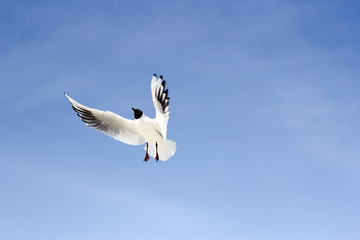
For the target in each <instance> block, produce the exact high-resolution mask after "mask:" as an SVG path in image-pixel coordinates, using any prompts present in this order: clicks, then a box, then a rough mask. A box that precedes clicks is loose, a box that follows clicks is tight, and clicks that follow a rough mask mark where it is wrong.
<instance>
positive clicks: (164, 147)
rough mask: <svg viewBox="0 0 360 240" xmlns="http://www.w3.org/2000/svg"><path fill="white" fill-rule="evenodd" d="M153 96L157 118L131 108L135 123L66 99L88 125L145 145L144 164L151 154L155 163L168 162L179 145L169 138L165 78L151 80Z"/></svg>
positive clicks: (122, 138) (119, 138)
mask: <svg viewBox="0 0 360 240" xmlns="http://www.w3.org/2000/svg"><path fill="white" fill-rule="evenodd" d="M151 94H152V99H153V102H154V106H155V109H156V117H155V118H154V119H152V118H149V117H147V116H145V115H144V114H143V112H142V111H141V110H140V109H135V108H132V109H133V111H134V118H135V120H130V119H125V118H123V117H121V116H119V115H117V114H115V113H112V112H109V111H106V112H104V111H100V110H97V109H93V108H89V107H86V106H84V105H82V104H80V103H78V102H76V101H75V100H74V99H72V98H70V97H69V95H67V94H66V97H67V98H68V99H69V101H70V102H71V104H72V107H73V109H74V110H75V111H76V112H77V113H78V114H77V115H78V116H79V117H80V118H81V120H82V121H84V122H85V123H86V125H88V126H90V127H91V128H94V129H95V130H98V131H101V132H103V133H105V134H106V135H108V136H110V137H113V138H114V139H116V140H119V141H122V142H124V143H127V144H130V145H142V144H144V143H146V145H145V150H146V155H145V159H144V161H147V160H148V159H149V156H148V154H150V156H152V157H154V158H155V159H156V160H162V161H166V160H168V159H169V158H170V157H172V156H173V155H174V154H175V151H176V143H175V142H173V141H171V140H168V139H166V132H167V122H168V120H169V108H170V106H169V100H170V99H169V98H168V97H167V94H168V90H167V89H166V90H165V81H164V80H162V76H160V77H159V78H158V79H157V78H156V75H155V74H154V76H153V79H152V81H151Z"/></svg>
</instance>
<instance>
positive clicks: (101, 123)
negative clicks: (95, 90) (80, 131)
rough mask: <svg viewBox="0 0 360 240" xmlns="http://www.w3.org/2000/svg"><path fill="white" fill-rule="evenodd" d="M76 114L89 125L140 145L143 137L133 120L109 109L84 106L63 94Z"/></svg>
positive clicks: (128, 142) (113, 136)
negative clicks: (101, 109)
mask: <svg viewBox="0 0 360 240" xmlns="http://www.w3.org/2000/svg"><path fill="white" fill-rule="evenodd" d="M65 95H66V97H67V98H68V99H69V101H70V102H71V104H72V108H73V109H74V110H75V112H77V115H78V116H79V117H80V118H81V120H82V121H83V122H85V123H86V125H88V126H89V127H91V128H93V129H95V130H97V131H100V132H103V133H105V134H106V135H108V136H110V137H112V138H114V139H116V140H119V141H121V142H124V143H127V144H131V145H141V144H143V143H145V139H144V138H143V137H142V135H141V134H140V133H139V132H138V130H137V128H136V126H135V123H134V120H130V119H125V118H123V117H121V116H119V115H117V114H115V113H112V112H110V111H106V112H104V111H100V110H97V109H93V108H89V107H86V106H84V105H82V104H80V103H78V102H76V101H75V100H74V99H72V98H71V97H69V95H68V94H65Z"/></svg>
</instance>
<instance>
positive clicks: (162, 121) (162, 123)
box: [151, 74, 170, 139]
mask: <svg viewBox="0 0 360 240" xmlns="http://www.w3.org/2000/svg"><path fill="white" fill-rule="evenodd" d="M168 91H169V90H168V89H165V80H163V77H162V76H160V77H159V78H158V79H156V75H155V74H154V76H153V78H152V80H151V96H152V100H153V102H154V106H155V110H156V117H155V120H156V126H155V127H156V128H157V129H158V130H159V131H160V133H161V135H162V136H163V137H164V139H166V131H167V124H168V121H169V113H170V112H169V109H170V105H169V103H170V98H169V97H168Z"/></svg>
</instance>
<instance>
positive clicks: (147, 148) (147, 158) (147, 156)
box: [144, 143, 150, 162]
mask: <svg viewBox="0 0 360 240" xmlns="http://www.w3.org/2000/svg"><path fill="white" fill-rule="evenodd" d="M148 150H149V143H146V155H145V159H144V162H147V161H148V160H149V159H150V157H149V154H148Z"/></svg>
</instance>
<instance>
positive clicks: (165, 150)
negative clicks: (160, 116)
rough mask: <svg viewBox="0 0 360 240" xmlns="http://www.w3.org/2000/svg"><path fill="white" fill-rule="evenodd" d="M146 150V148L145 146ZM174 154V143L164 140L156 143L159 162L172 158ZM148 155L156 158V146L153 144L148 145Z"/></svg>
mask: <svg viewBox="0 0 360 240" xmlns="http://www.w3.org/2000/svg"><path fill="white" fill-rule="evenodd" d="M145 149H146V146H145ZM175 152H176V142H174V141H171V140H169V139H166V140H165V141H164V142H162V143H158V154H159V160H161V161H166V160H168V159H169V158H171V157H172V156H174V154H175ZM149 154H150V156H152V157H153V158H155V156H156V146H155V145H153V144H149Z"/></svg>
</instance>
